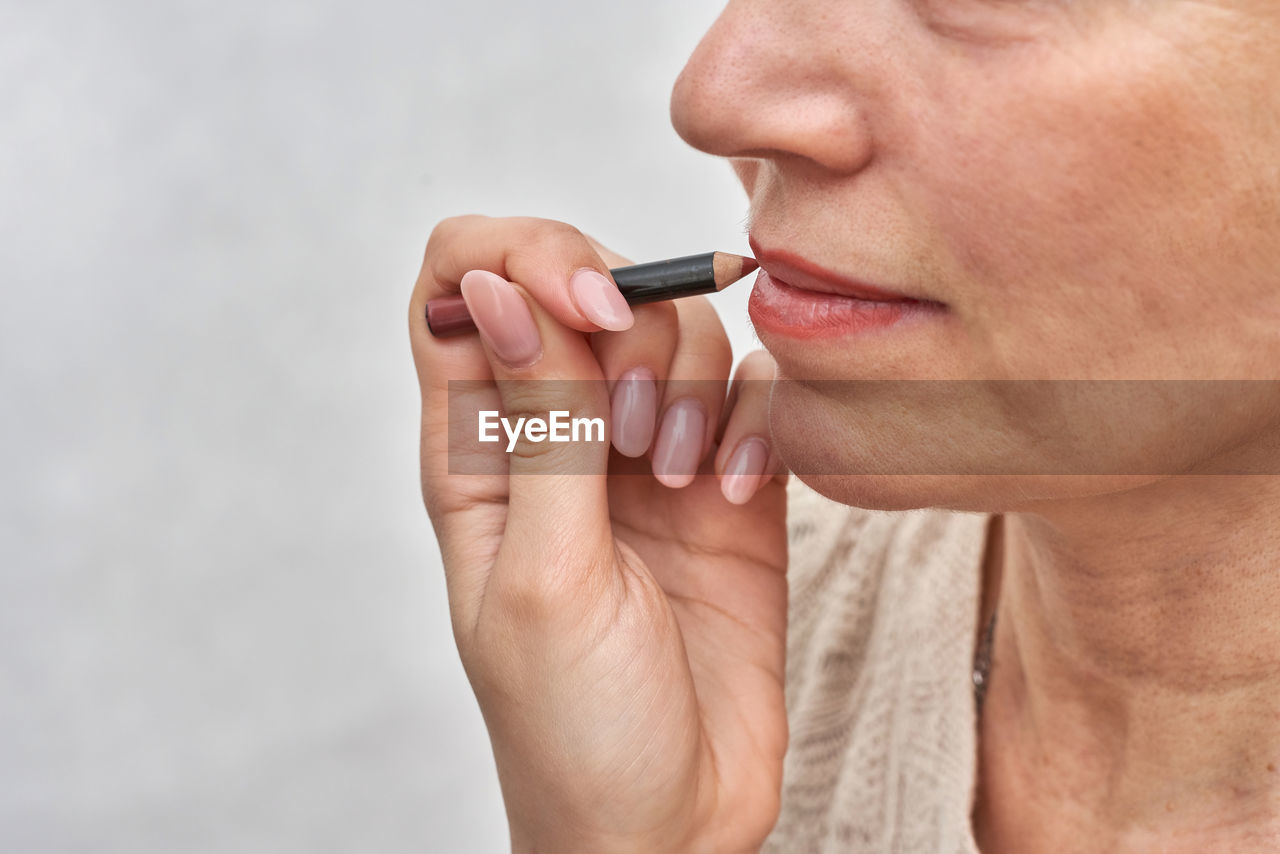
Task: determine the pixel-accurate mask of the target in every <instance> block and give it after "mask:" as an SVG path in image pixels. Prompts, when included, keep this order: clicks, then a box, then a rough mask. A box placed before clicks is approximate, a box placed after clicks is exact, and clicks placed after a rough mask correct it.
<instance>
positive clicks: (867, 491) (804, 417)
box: [769, 380, 1159, 513]
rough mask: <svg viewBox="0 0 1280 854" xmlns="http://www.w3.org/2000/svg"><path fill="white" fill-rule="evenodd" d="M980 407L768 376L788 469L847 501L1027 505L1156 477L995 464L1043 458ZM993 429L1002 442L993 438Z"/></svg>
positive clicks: (884, 505) (890, 506)
mask: <svg viewBox="0 0 1280 854" xmlns="http://www.w3.org/2000/svg"><path fill="white" fill-rule="evenodd" d="M981 415H982V412H981V408H980V407H979V408H978V410H976V411H975V410H965V411H960V410H957V409H953V408H948V407H945V406H943V407H936V408H934V407H923V408H920V409H918V410H917V409H914V408H912V407H906V408H904V407H903V406H901V405H900V402H892V401H887V400H885V401H877V400H875V399H874V397H873V396H871V395H868V396H867V397H866V398H865V399H859V400H857V401H850V400H845V399H841V398H837V397H833V396H827V395H824V394H823V388H822V387H821V385H820V384H808V383H804V382H801V381H795V380H788V381H784V382H775V384H774V387H773V393H772V397H771V400H770V407H769V422H770V431H771V432H772V434H773V442H774V446H775V447H776V449H777V451H778V455H779V456H780V457H781V458H782V460H783V462H784V463H785V465H786V467H787V468H788V470H790V471H791V472H792V473H793V474H794V475H795V476H796V477H798V478H799V479H800V480H801V481H803V482H804V483H805V484H807V485H808V486H809V487H811V488H812V489H814V490H815V491H817V492H819V493H821V494H822V495H825V496H826V497H828V498H830V499H832V500H833V501H838V502H840V503H841V504H846V505H849V506H851V507H861V508H865V509H868V510H913V509H918V508H926V507H929V508H939V509H947V510H958V511H968V512H983V513H996V512H1014V511H1034V510H1036V509H1045V508H1046V507H1047V506H1048V504H1050V503H1052V502H1055V501H1063V500H1070V499H1079V498H1085V497H1090V496H1098V495H1104V494H1109V493H1117V492H1124V491H1128V490H1131V489H1134V488H1137V487H1141V486H1144V485H1147V484H1149V483H1151V482H1152V481H1153V480H1156V479H1159V478H1157V477H1153V476H1151V475H1103V474H1033V473H1024V474H1015V473H1008V474H1001V473H997V472H1001V471H1005V472H1009V471H1017V470H1019V469H1021V470H1022V471H1024V472H1034V471H1035V470H1036V469H1037V468H1040V470H1041V471H1044V470H1045V468H1043V467H1039V466H1037V464H1036V459H1037V455H1036V454H1035V452H1033V451H1029V450H1027V449H1022V451H1021V452H1020V450H1019V448H1018V442H1017V441H1016V440H1013V441H1011V440H1010V437H1009V436H1008V434H1007V433H1002V431H999V430H997V429H995V427H994V426H992V427H991V428H990V429H983V428H982V426H981V425H982V424H983V423H984V422H983V420H982V418H981ZM996 436H1000V437H1002V438H1003V439H1004V440H1005V442H1006V443H1008V444H1001V443H999V442H993V441H992V438H991V437H996ZM1045 466H1046V467H1048V463H1047V462H1046V463H1045ZM927 472H934V473H927ZM966 472H973V473H971V474H970V473H966ZM984 472H987V473H984Z"/></svg>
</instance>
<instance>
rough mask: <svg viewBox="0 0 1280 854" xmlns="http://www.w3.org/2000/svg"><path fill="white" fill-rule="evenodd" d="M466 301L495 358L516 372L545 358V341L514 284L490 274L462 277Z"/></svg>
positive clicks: (474, 273) (485, 272)
mask: <svg viewBox="0 0 1280 854" xmlns="http://www.w3.org/2000/svg"><path fill="white" fill-rule="evenodd" d="M461 287H462V298H463V299H464V300H466V301H467V310H468V311H470V312H471V319H472V320H474V321H475V323H476V329H478V330H480V337H482V338H483V339H484V341H485V343H486V344H488V345H489V348H490V349H491V350H493V353H494V355H496V356H497V357H498V358H499V359H501V360H502V361H504V362H506V363H507V364H508V365H510V366H511V367H513V368H524V367H528V366H529V365H532V364H533V363H534V362H536V361H538V356H540V355H542V339H540V338H539V337H538V326H537V324H536V323H534V322H533V315H532V314H530V313H529V306H528V304H527V303H525V301H524V298H523V297H521V296H520V293H519V292H518V291H517V290H516V289H515V288H513V287H512V286H511V283H510V282H508V281H507V280H506V279H504V278H502V277H501V276H499V275H498V274H496V273H490V272H489V271H488V270H471V271H470V272H468V273H467V274H466V275H465V276H463V277H462V283H461Z"/></svg>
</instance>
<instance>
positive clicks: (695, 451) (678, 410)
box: [653, 397, 707, 489]
mask: <svg viewBox="0 0 1280 854" xmlns="http://www.w3.org/2000/svg"><path fill="white" fill-rule="evenodd" d="M706 428H707V416H706V415H705V414H704V413H703V411H702V405H701V404H700V403H698V401H696V400H694V399H693V398H689V397H686V398H684V399H682V400H677V401H676V402H675V403H673V404H671V405H670V406H669V407H667V414H666V415H664V416H663V417H662V429H660V430H659V431H658V441H657V442H656V443H655V444H654V446H653V475H654V477H656V478H657V479H658V482H659V483H661V484H663V485H664V486H670V487H672V488H676V489H678V488H679V487H682V486H688V485H689V484H691V483H693V478H694V476H695V475H696V474H697V473H698V462H699V461H700V460H701V459H702V437H703V434H704V432H705V431H706Z"/></svg>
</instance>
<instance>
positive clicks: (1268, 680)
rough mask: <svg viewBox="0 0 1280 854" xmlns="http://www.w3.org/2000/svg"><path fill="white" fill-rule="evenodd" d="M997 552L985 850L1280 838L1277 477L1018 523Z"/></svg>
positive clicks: (1143, 494)
mask: <svg viewBox="0 0 1280 854" xmlns="http://www.w3.org/2000/svg"><path fill="white" fill-rule="evenodd" d="M1153 508H1159V512H1158V513H1156V512H1153ZM1002 545H1003V554H1002V556H1001V563H1002V566H1001V568H1000V570H999V576H1000V601H999V612H1000V618H999V620H998V623H997V633H996V639H995V651H994V666H993V671H992V674H991V679H990V689H989V693H988V696H987V701H986V708H985V710H984V713H983V719H982V726H983V729H982V738H981V763H982V773H981V778H982V788H981V790H980V792H979V799H978V803H977V806H976V808H975V823H976V826H977V828H978V832H979V834H980V841H983V842H984V845H983V850H984V851H988V850H991V851H1004V850H1018V851H1039V850H1075V848H1077V847H1079V846H1080V845H1081V844H1082V841H1083V840H1091V842H1090V843H1088V844H1087V845H1085V847H1084V848H1082V849H1081V850H1120V851H1123V850H1130V849H1133V850H1153V849H1156V848H1159V849H1160V850H1182V848H1180V847H1179V846H1181V845H1186V846H1187V850H1196V851H1207V850H1220V849H1218V848H1215V847H1214V846H1215V845H1223V844H1224V842H1225V840H1227V839H1234V840H1236V841H1237V842H1239V840H1241V839H1248V840H1252V841H1253V844H1254V845H1255V846H1256V845H1257V844H1258V840H1259V839H1268V840H1272V841H1273V842H1274V841H1275V840H1277V839H1280V820H1278V819H1277V816H1280V773H1278V772H1277V770H1276V769H1277V767H1280V618H1277V614H1278V613H1280V572H1278V571H1277V569H1278V568H1280V477H1262V476H1253V477H1234V478H1233V477H1219V478H1209V477H1182V478H1171V479H1167V480H1164V481H1160V482H1158V483H1155V484H1151V485H1149V486H1146V487H1143V488H1141V489H1137V490H1132V491H1130V492H1127V493H1123V494H1119V495H1112V496H1107V497H1105V498H1096V499H1089V500H1079V501H1073V502H1070V503H1064V504H1061V505H1055V506H1054V507H1052V508H1051V509H1049V510H1048V511H1045V512H1040V511H1039V510H1037V512H1035V513H1020V514H1012V515H1010V516H1008V517H1007V518H1006V524H1005V525H1004V541H1003V544H1002ZM1259 834H1262V836H1259ZM1209 841H1211V843H1212V844H1207V842H1209ZM1064 842H1066V843H1067V844H1066V845H1065V847H1063V843H1064ZM1223 850H1225V849H1223ZM1233 850H1244V849H1239V848H1237V849H1233ZM1249 850H1252V849H1249Z"/></svg>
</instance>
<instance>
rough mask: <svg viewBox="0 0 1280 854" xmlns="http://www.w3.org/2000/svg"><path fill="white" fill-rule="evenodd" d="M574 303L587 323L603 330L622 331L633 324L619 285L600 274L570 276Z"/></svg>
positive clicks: (584, 272)
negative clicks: (587, 320) (589, 322)
mask: <svg viewBox="0 0 1280 854" xmlns="http://www.w3.org/2000/svg"><path fill="white" fill-rule="evenodd" d="M569 290H570V292H571V293H572V294H573V301H574V302H576V303H577V304H578V308H580V309H582V313H583V314H585V315H586V316H587V318H588V319H589V320H591V321H592V322H593V323H595V324H597V325H598V326H601V327H603V328H604V329H610V330H613V331H614V332H621V331H622V330H624V329H630V328H631V324H633V323H635V318H634V317H633V316H632V314H631V306H629V305H627V301H626V299H624V298H623V296H622V294H621V293H620V292H619V291H618V286H617V285H615V284H614V283H613V282H611V281H609V279H608V278H607V277H605V276H604V274H602V273H598V272H596V271H595V270H589V269H585V268H584V269H582V270H579V271H577V272H576V273H574V274H573V275H572V276H570V277H569Z"/></svg>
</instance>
